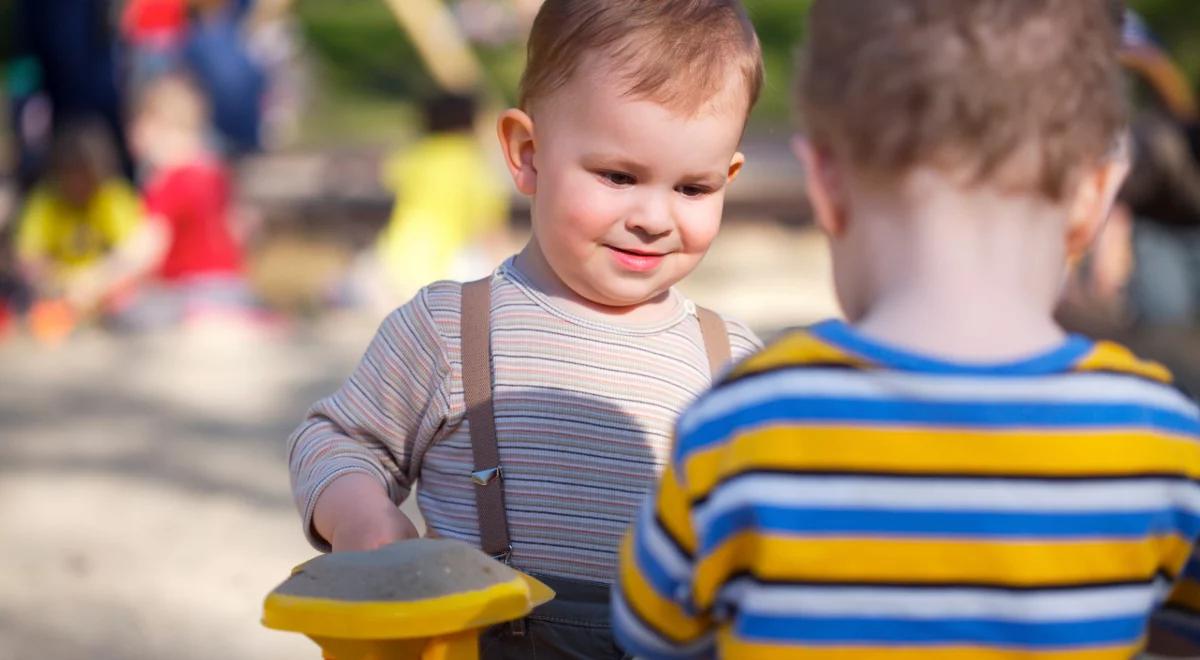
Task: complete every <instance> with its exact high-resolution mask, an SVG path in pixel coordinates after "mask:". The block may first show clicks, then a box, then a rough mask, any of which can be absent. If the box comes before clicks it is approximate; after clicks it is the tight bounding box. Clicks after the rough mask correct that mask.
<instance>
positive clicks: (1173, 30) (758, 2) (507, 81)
mask: <svg viewBox="0 0 1200 660" xmlns="http://www.w3.org/2000/svg"><path fill="white" fill-rule="evenodd" d="M744 2H745V4H746V8H747V10H748V11H749V13H750V16H751V18H752V19H753V21H754V24H755V26H756V28H757V30H758V33H759V38H760V39H761V41H762V45H763V58H764V61H765V66H766V74H767V84H766V87H765V89H764V90H763V96H762V99H761V101H760V103H759V106H758V108H757V110H756V111H755V113H754V116H753V117H752V120H751V121H752V123H754V124H755V125H757V126H759V127H764V126H777V125H780V124H784V123H786V122H787V120H788V118H789V117H790V110H789V108H790V105H791V103H790V101H791V91H790V89H791V80H792V74H793V70H794V60H795V51H796V47H797V44H799V43H800V41H801V39H803V36H804V34H805V16H806V13H807V9H808V7H809V5H810V4H811V3H812V0H744ZM2 3H3V0H0V4H2ZM1130 4H1131V6H1133V7H1134V8H1135V9H1137V10H1138V11H1139V12H1141V13H1142V14H1143V15H1144V16H1145V17H1146V19H1147V21H1148V22H1149V23H1150V25H1151V27H1152V28H1153V29H1154V31H1155V32H1156V33H1158V35H1159V36H1160V37H1162V38H1163V40H1164V41H1165V42H1166V43H1167V44H1168V46H1169V47H1170V49H1171V51H1172V52H1173V53H1174V54H1175V55H1176V57H1178V59H1179V60H1180V62H1181V63H1182V64H1183V67H1184V69H1185V70H1186V71H1187V72H1188V73H1189V75H1191V77H1192V79H1193V80H1200V29H1197V28H1198V27H1200V1H1198V0H1131V2H1130ZM296 8H297V11H298V13H299V17H300V20H301V23H302V25H303V26H304V31H305V36H306V38H307V40H308V45H309V46H310V48H311V49H312V51H313V52H314V53H315V54H316V56H317V57H316V59H317V60H318V61H319V62H320V64H321V71H322V72H323V73H324V74H325V82H326V83H327V89H326V90H325V92H324V93H326V94H333V95H341V96H344V97H346V98H347V99H361V98H369V99H371V102H374V103H376V104H379V103H381V102H388V103H403V102H405V100H407V101H412V100H415V99H419V98H421V97H423V96H425V95H427V94H430V93H432V92H433V91H434V90H435V85H434V83H433V81H432V80H431V78H430V76H429V74H428V73H427V72H426V71H425V69H424V67H423V65H422V63H421V60H420V58H419V57H418V55H417V53H416V51H415V50H414V49H413V47H412V45H411V44H410V43H409V41H408V38H407V36H406V35H405V34H404V33H403V32H402V31H401V30H400V28H399V27H398V26H397V24H396V21H395V20H394V18H393V17H392V15H391V13H390V12H389V11H388V9H387V7H386V6H385V4H384V2H383V0H337V1H336V2H332V1H330V0H298V2H297V4H296ZM479 56H480V59H481V60H482V62H483V65H484V69H485V72H486V74H487V76H488V78H489V86H490V87H491V88H492V89H494V90H498V91H499V92H500V94H501V95H502V96H503V97H504V100H505V101H507V102H510V103H511V102H513V101H514V100H515V96H516V86H517V82H518V80H519V79H520V75H521V68H522V66H523V58H524V49H523V47H522V44H515V43H514V44H507V45H500V46H488V47H485V48H481V49H480V50H479ZM355 103H357V102H354V103H349V102H348V104H350V105H353V104H355Z"/></svg>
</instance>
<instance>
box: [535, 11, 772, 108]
mask: <svg viewBox="0 0 1200 660" xmlns="http://www.w3.org/2000/svg"><path fill="white" fill-rule="evenodd" d="M597 51H605V52H606V53H608V54H610V55H611V59H612V61H614V62H615V63H616V64H615V66H616V69H617V71H619V72H620V73H621V74H624V77H625V78H626V80H627V81H628V83H629V89H628V94H629V95H630V96H634V97H638V98H645V99H649V100H651V101H654V102H656V103H660V104H662V105H663V106H666V107H667V108H670V109H671V110H675V111H680V112H684V113H694V112H696V111H698V110H699V109H700V108H701V107H702V106H703V104H704V103H706V102H707V101H709V100H711V99H712V98H713V97H715V96H716V95H717V94H719V93H720V92H721V91H722V90H723V88H724V86H725V84H726V83H727V80H728V76H729V75H730V73H731V72H732V71H736V72H739V73H740V75H741V76H742V78H743V80H744V82H745V86H746V98H747V104H746V111H747V113H748V112H749V110H750V108H752V107H753V106H754V103H755V102H756V101H757V100H758V95H759V92H760V91H761V89H762V84H763V65H762V51H761V48H760V46H759V43H758V36H757V35H756V34H755V32H754V26H753V25H752V24H751V23H750V19H749V17H748V16H747V15H746V10H745V8H744V7H742V4H741V2H739V1H738V0H546V2H545V3H543V4H542V7H541V9H540V10H539V11H538V13H537V17H536V18H535V19H534V22H533V30H532V32H531V33H530V35H529V46H528V58H527V61H526V66H525V74H524V76H522V78H521V92H520V104H521V107H522V108H525V109H528V107H529V104H530V102H532V101H534V100H536V99H539V98H543V97H545V96H547V95H548V94H550V93H552V92H553V91H555V90H556V89H558V88H559V87H561V86H562V85H564V84H566V82H567V81H568V80H570V78H571V75H572V74H573V73H575V70H576V69H577V68H578V66H579V63H580V62H581V61H582V60H583V59H584V56H586V55H588V54H590V53H594V52H597Z"/></svg>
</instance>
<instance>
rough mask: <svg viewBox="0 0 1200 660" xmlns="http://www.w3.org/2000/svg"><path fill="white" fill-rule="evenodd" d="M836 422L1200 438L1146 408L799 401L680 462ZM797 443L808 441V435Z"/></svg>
mask: <svg viewBox="0 0 1200 660" xmlns="http://www.w3.org/2000/svg"><path fill="white" fill-rule="evenodd" d="M715 396H720V392H719V391H718V392H717V393H716V395H715ZM764 396H768V395H764ZM832 423H836V424H849V425H853V426H881V427H886V426H924V427H931V428H949V429H986V430H1006V429H1007V430H1012V429H1054V430H1063V429H1079V430H1088V429H1114V430H1115V429H1120V428H1138V429H1158V430H1161V431H1165V432H1170V433H1176V434H1180V435H1190V436H1200V420H1197V419H1195V418H1192V417H1188V416H1185V415H1181V414H1179V413H1175V412H1171V411H1169V410H1163V409H1161V408H1151V407H1148V406H1145V405H1141V404H1128V403H1100V402H1095V403H1044V402H1037V401H1013V402H1007V401H1006V402H997V401H953V402H951V401H912V400H904V399H882V400H881V399H861V398H860V399H854V398H821V397H792V398H771V399H766V400H763V401H761V402H759V403H755V404H750V405H748V406H746V407H743V408H740V409H737V410H735V411H733V412H732V413H730V414H728V415H725V416H723V417H718V418H716V419H713V420H710V421H708V422H706V423H704V424H701V425H700V426H699V427H697V428H696V429H694V430H693V431H692V432H691V433H688V434H685V435H684V436H682V437H681V438H680V440H679V447H678V449H677V450H676V455H677V456H678V457H679V459H680V460H681V463H682V462H686V461H687V459H688V457H689V456H690V455H691V454H692V453H694V452H697V451H700V450H703V449H705V448H708V447H711V446H713V445H716V444H719V443H721V442H723V441H725V440H727V439H728V438H730V437H731V436H733V435H735V434H736V433H737V432H739V431H746V430H750V429H756V428H763V427H767V426H772V425H780V426H787V425H792V426H805V425H813V424H832ZM794 437H795V439H796V440H797V441H798V442H803V441H805V434H804V433H803V431H801V430H797V432H796V433H795V434H794Z"/></svg>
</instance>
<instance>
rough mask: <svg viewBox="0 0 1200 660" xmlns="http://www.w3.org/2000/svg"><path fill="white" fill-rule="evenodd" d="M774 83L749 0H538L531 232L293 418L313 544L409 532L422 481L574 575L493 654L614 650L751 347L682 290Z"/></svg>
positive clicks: (357, 542)
mask: <svg viewBox="0 0 1200 660" xmlns="http://www.w3.org/2000/svg"><path fill="white" fill-rule="evenodd" d="M761 84H762V62H761V54H760V51H759V45H758V40H757V37H756V36H755V34H754V31H753V27H752V26H751V25H750V22H749V20H748V18H747V16H746V14H745V11H744V9H743V8H742V7H741V5H740V4H739V3H738V2H736V0H673V1H671V2H653V3H648V2H642V1H641V0H548V1H547V2H546V3H544V4H543V6H542V8H541V9H540V11H539V13H538V16H537V19H536V21H535V24H534V26H533V30H532V33H531V36H530V40H529V57H528V65H527V69H526V71H525V75H524V78H523V80H522V86H521V104H520V109H512V110H509V111H507V112H505V113H504V114H503V115H502V116H501V118H500V120H499V125H498V133H499V138H500V143H501V148H502V150H503V153H504V156H505V158H506V161H507V164H508V168H509V171H510V172H511V174H512V177H513V180H514V182H515V183H516V186H517V188H518V189H519V190H520V191H521V192H522V193H523V194H525V195H527V196H529V197H530V198H531V200H532V223H533V237H532V239H531V240H530V242H529V244H528V245H527V246H526V247H525V248H524V249H523V250H522V251H521V252H520V253H519V254H518V255H516V256H515V257H513V258H511V259H509V260H508V261H506V262H505V263H504V264H503V265H501V266H500V267H499V269H498V270H496V272H495V273H494V274H493V275H492V276H491V277H489V278H488V279H487V280H484V281H482V282H477V283H471V284H467V285H460V284H459V283H456V282H438V283H434V284H431V285H429V286H427V287H425V288H424V289H422V290H421V291H420V292H419V293H418V294H417V296H416V297H415V298H414V299H413V300H412V301H410V302H409V303H407V304H406V305H404V306H403V307H401V308H400V309H399V310H397V311H396V312H394V313H393V314H392V315H391V316H390V317H389V318H388V319H387V320H386V321H385V322H384V323H383V325H382V327H381V328H380V329H379V332H378V333H377V335H376V337H375V339H374V341H373V342H372V344H371V346H370V347H369V348H368V349H367V353H366V356H365V357H364V358H363V360H362V362H361V363H360V364H359V366H358V368H357V369H356V370H355V372H354V374H353V375H351V377H350V379H349V380H348V381H347V382H346V384H345V385H344V386H343V387H342V389H341V390H340V391H339V392H337V393H336V394H335V395H333V396H332V397H330V398H328V399H325V400H323V401H321V402H319V403H317V404H316V406H314V407H313V409H312V410H311V411H310V412H309V415H308V418H307V420H306V421H305V422H304V423H303V424H302V425H301V426H300V428H299V429H297V431H296V432H295V433H294V434H293V436H292V438H291V440H290V443H289V445H290V467H291V473H292V479H293V488H294V492H295V497H296V501H297V505H298V506H299V508H300V511H301V514H302V516H303V522H304V527H305V530H306V532H307V534H308V536H309V540H310V541H311V542H312V543H313V544H314V545H315V546H317V547H318V548H321V549H324V550H329V549H332V550H333V551H335V552H337V551H343V550H363V549H371V548H377V547H379V546H382V545H384V544H387V543H390V542H393V541H396V540H400V539H407V538H413V537H415V536H416V535H417V531H416V529H415V528H414V525H413V523H412V522H411V521H410V520H409V519H408V518H407V517H405V516H404V515H403V514H402V513H401V512H400V511H399V510H398V509H397V504H399V503H400V502H401V501H403V500H404V499H405V498H406V497H407V496H408V495H409V492H410V490H411V489H412V487H413V485H414V483H415V482H416V481H417V480H418V479H419V480H420V484H421V485H420V490H419V491H418V493H417V499H418V503H419V505H420V509H421V513H422V515H423V516H424V518H425V520H426V522H427V524H428V526H429V528H430V530H431V532H432V533H435V534H436V535H438V536H441V537H448V538H455V539H461V540H464V541H466V542H469V543H472V544H476V545H478V546H479V547H481V548H482V549H483V550H484V551H486V552H488V553H489V554H493V555H494V556H496V557H497V558H499V559H502V560H504V561H509V562H511V563H512V565H513V566H515V567H516V568H519V569H521V570H524V571H527V572H530V573H534V574H536V575H538V576H539V577H542V578H544V579H545V581H546V582H547V583H548V584H549V585H550V586H551V587H552V588H554V589H555V591H556V592H557V593H558V597H557V598H556V599H555V600H554V601H553V602H552V603H550V604H548V605H547V606H545V607H544V608H542V609H540V610H539V611H537V612H535V613H534V614H533V615H532V616H531V617H530V618H529V619H527V620H526V621H524V622H521V623H519V624H517V625H513V626H504V627H502V628H501V629H498V630H496V631H493V632H492V633H491V634H489V635H488V636H487V639H485V642H484V656H485V657H492V658H494V657H511V658H530V657H537V658H543V659H544V658H559V657H570V658H605V657H621V653H620V652H619V651H618V650H617V649H616V647H615V646H614V644H613V642H612V639H611V633H610V630H609V624H608V584H609V583H610V582H611V580H612V577H613V573H614V570H615V566H616V551H617V546H618V543H619V541H620V538H621V535H622V534H623V532H624V529H625V528H626V527H627V526H628V524H629V522H630V521H631V520H632V517H633V515H634V512H635V511H636V508H637V505H638V503H639V502H640V501H641V500H642V499H643V498H644V495H645V493H646V492H647V491H648V489H649V487H650V485H651V484H652V483H653V481H654V479H655V478H656V476H657V475H658V473H659V471H660V469H661V466H662V465H663V463H664V461H665V460H666V458H667V454H668V452H669V445H670V431H671V426H672V424H673V423H674V420H675V417H676V416H677V415H678V413H679V411H681V410H682V409H683V407H684V406H685V405H687V404H688V403H689V402H690V401H691V400H692V399H693V398H694V397H695V396H696V395H697V394H698V393H699V392H700V391H702V390H703V389H705V388H707V387H708V386H709V384H710V382H711V373H712V372H713V371H714V370H716V369H720V368H721V366H722V364H723V363H724V362H725V361H726V360H727V359H728V358H730V357H732V358H733V359H740V358H742V357H745V356H746V355H748V354H749V353H750V352H752V351H753V350H754V349H755V348H756V345H757V340H756V339H755V338H754V336H753V334H752V333H750V331H748V330H747V329H746V328H745V327H743V326H741V325H739V324H736V323H731V322H727V321H723V320H721V319H720V317H718V316H717V315H715V314H713V313H711V312H707V311H705V310H701V309H698V308H697V307H696V306H695V305H694V304H693V303H692V302H690V301H688V300H686V299H684V297H683V296H682V295H681V294H679V293H678V292H677V291H676V290H675V289H674V288H673V287H674V285H675V283H676V282H678V281H679V280H680V279H682V278H683V277H685V276H686V275H687V274H688V273H689V272H691V270H692V269H693V268H695V266H696V265H697V264H698V263H699V262H700V259H701V258H702V257H703V256H704V254H705V252H706V251H707V250H708V247H709V245H710V244H711V242H712V240H713V239H714V238H715V237H716V234H717V229H718V226H719V224H720V219H721V212H722V205H723V201H724V196H725V189H726V186H727V185H728V184H729V183H730V182H731V181H732V180H733V179H734V177H735V176H736V175H737V173H738V171H739V170H740V168H741V166H742V162H743V157H742V155H741V154H740V153H738V152H737V146H738V142H739V140H740V139H741V134H742V129H743V127H744V125H745V122H746V117H747V113H748V112H749V110H750V108H751V107H752V106H753V104H754V101H755V99H756V98H757V95H758V91H759V88H760V87H761Z"/></svg>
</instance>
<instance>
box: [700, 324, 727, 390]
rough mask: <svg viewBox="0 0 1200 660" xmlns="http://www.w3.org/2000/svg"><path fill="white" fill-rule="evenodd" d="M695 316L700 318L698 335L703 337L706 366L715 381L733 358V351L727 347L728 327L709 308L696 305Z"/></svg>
mask: <svg viewBox="0 0 1200 660" xmlns="http://www.w3.org/2000/svg"><path fill="white" fill-rule="evenodd" d="M696 317H697V318H698V319H699V320H700V336H701V337H703V338H704V352H705V353H706V354H707V355H708V368H709V370H710V371H711V372H712V377H713V380H714V381H715V380H716V379H717V376H719V375H720V374H721V370H723V369H724V368H725V366H726V365H728V364H729V361H730V360H732V359H733V351H732V350H731V349H730V347H729V329H728V328H726V327H725V321H724V320H722V319H721V317H720V316H719V315H718V314H717V313H716V312H714V311H712V310H711V309H707V308H704V307H696Z"/></svg>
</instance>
